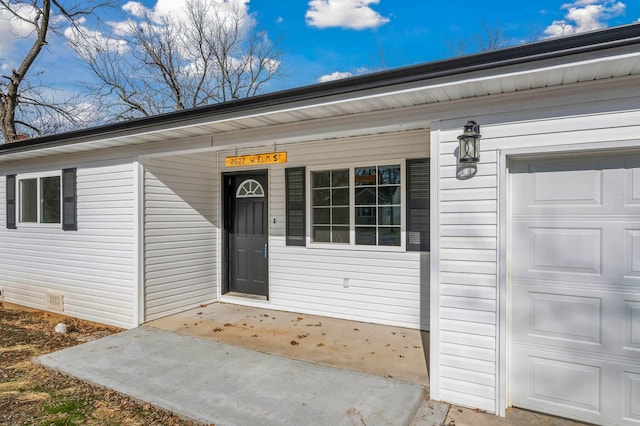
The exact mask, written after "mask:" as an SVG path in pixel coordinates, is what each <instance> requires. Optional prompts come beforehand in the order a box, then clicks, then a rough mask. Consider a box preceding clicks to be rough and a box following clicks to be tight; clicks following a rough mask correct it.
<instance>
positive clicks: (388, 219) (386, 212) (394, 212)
mask: <svg viewBox="0 0 640 426" xmlns="http://www.w3.org/2000/svg"><path fill="white" fill-rule="evenodd" d="M378 225H400V207H379V208H378Z"/></svg>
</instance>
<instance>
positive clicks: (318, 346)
mask: <svg viewBox="0 0 640 426" xmlns="http://www.w3.org/2000/svg"><path fill="white" fill-rule="evenodd" d="M322 346H324V343H318V344H317V345H316V348H320V347H322Z"/></svg>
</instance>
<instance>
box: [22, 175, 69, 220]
mask: <svg viewBox="0 0 640 426" xmlns="http://www.w3.org/2000/svg"><path fill="white" fill-rule="evenodd" d="M18 187H19V193H18V194H19V212H20V213H19V217H20V222H21V223H60V200H61V198H60V176H43V177H37V178H28V179H20V180H19V184H18Z"/></svg>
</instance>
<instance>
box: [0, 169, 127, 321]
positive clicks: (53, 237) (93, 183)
mask: <svg viewBox="0 0 640 426" xmlns="http://www.w3.org/2000/svg"><path fill="white" fill-rule="evenodd" d="M65 166H66V164H65ZM69 166H71V165H70V164H69ZM73 166H74V167H77V183H78V191H77V197H78V230H77V231H63V230H62V226H61V225H59V224H58V225H57V226H46V227H43V226H38V225H37V224H35V225H34V224H18V227H17V228H18V229H15V230H11V229H7V228H6V207H5V202H4V201H3V202H2V205H3V208H2V209H1V210H0V220H1V223H2V227H1V228H0V256H1V257H2V259H3V261H2V263H1V266H0V288H2V289H3V290H4V300H5V301H7V302H11V303H16V304H19V305H24V306H29V307H34V308H39V309H47V304H46V301H47V293H52V294H61V295H62V296H63V301H64V311H63V313H64V314H66V315H70V316H73V317H78V318H83V319H87V320H90V321H96V322H100V323H105V324H111V325H116V326H120V327H132V326H135V325H136V324H134V308H135V307H134V291H135V289H134V282H135V280H134V277H135V274H136V271H135V265H134V257H135V252H134V241H135V234H134V222H135V208H136V206H135V205H134V173H133V164H132V160H131V159H125V160H114V161H109V162H100V163H88V164H86V163H80V164H73ZM49 168H50V166H47V170H49ZM30 171H31V172H37V170H30ZM0 180H1V182H0V199H2V200H5V198H6V197H5V191H6V185H5V177H4V176H2V178H1V179H0Z"/></svg>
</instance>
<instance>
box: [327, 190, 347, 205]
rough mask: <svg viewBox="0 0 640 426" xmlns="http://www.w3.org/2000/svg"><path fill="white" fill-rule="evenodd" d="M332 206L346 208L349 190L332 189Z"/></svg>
mask: <svg viewBox="0 0 640 426" xmlns="http://www.w3.org/2000/svg"><path fill="white" fill-rule="evenodd" d="M332 193H333V200H332V203H331V205H332V206H348V205H349V188H344V189H334V190H333V191H332Z"/></svg>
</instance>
